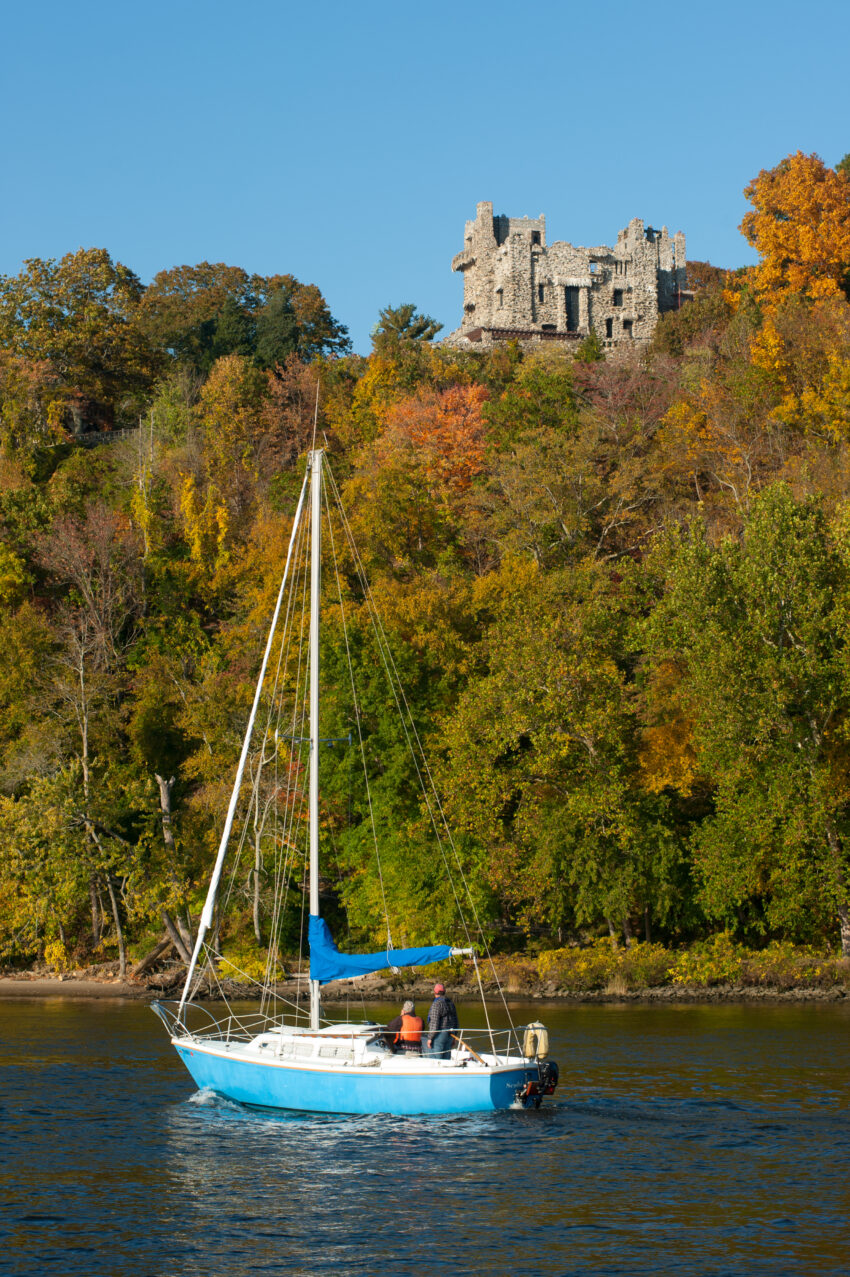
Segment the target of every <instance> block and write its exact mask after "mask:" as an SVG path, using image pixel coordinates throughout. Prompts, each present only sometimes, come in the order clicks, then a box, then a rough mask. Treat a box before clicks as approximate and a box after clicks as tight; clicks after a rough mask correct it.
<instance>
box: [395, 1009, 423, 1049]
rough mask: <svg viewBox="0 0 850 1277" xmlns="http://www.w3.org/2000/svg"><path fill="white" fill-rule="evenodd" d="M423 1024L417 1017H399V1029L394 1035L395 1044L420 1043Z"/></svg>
mask: <svg viewBox="0 0 850 1277" xmlns="http://www.w3.org/2000/svg"><path fill="white" fill-rule="evenodd" d="M422 1029H423V1024H422V1021H421V1020H420V1018H419V1016H418V1015H403V1016H402V1017H401V1028H400V1029H399V1031H398V1033H397V1034H396V1035H395V1041H396V1042H416V1043H417V1044H418V1043H419V1042H421V1041H422Z"/></svg>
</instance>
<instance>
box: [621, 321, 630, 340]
mask: <svg viewBox="0 0 850 1277" xmlns="http://www.w3.org/2000/svg"><path fill="white" fill-rule="evenodd" d="M631 335H632V321H631V320H630V319H624V320H623V336H624V337H631Z"/></svg>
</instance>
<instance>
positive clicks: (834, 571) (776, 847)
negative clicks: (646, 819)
mask: <svg viewBox="0 0 850 1277" xmlns="http://www.w3.org/2000/svg"><path fill="white" fill-rule="evenodd" d="M848 551H850V543H849V542H848V539H847V520H846V515H844V516H843V517H842V519H841V520H839V522H838V523H837V524H835V525H833V526H830V524H829V522H828V521H827V518H826V515H825V513H824V510H823V508H822V506H821V505H820V503H819V502H818V501H817V500H815V499H811V498H809V499H806V500H802V501H796V500H795V499H794V497H793V496H792V495H791V493H790V491H789V490H788V489H787V488H786V487H785V486H783V485H781V484H779V485H774V486H772V487H770V488H768V489H766V490H765V492H764V493H763V494H761V495H760V496H759V497H758V498H757V499H756V500H755V501H754V503H753V506H752V511H751V513H750V516H749V518H748V519H747V521H746V524H745V527H744V533H743V536H742V537H728V538H727V539H725V540H723V541H722V542H721V543H720V544H719V545H718V546H717V547H716V548H715V547H712V546H711V545H710V544H709V542H708V541H707V539H706V537H705V534H704V531H703V529H702V528H701V527H700V525H699V524H696V523H695V524H693V525H692V526H691V528H690V530H688V531H685V532H681V533H675V534H672V535H671V536H670V537H669V538H668V539H666V540H665V541H663V542H662V543H661V544H660V545H659V546H658V548H657V551H656V553H655V555H654V557H653V560H652V563H653V565H654V570H655V572H656V573H657V575H658V577H659V579H660V581H661V582H663V596H662V599H661V602H660V603H659V605H658V606H657V607H656V609H655V612H654V614H653V616H652V618H651V619H650V621H649V624H648V635H649V650H650V653H651V659H652V662H653V664H654V665H655V666H656V667H659V666H663V665H664V664H665V663H670V662H672V664H673V666H674V667H675V668H676V670H677V671H678V672H679V678H678V680H677V682H676V697H675V701H674V702H673V705H674V708H675V710H676V713H677V714H678V715H679V716H680V721H681V717H682V714H683V715H684V720H685V721H686V722H687V723H689V724H690V725H691V732H692V738H691V747H692V751H693V766H692V767H691V768H690V769H685V770H684V772H683V773H682V774H683V776H684V781H685V784H687V785H690V783H691V779H692V776H693V773H694V770H695V771H696V772H697V773H698V774H699V775H701V776H702V777H704V778H705V780H706V781H707V782H708V783H709V784H710V785H711V787H712V791H713V814H712V815H711V816H710V817H709V818H707V819H706V820H704V821H703V822H702V823H701V824H700V825H699V826H698V827H697V828H696V829H695V830H694V832H693V835H692V843H693V846H694V854H695V860H696V865H697V868H698V870H699V872H700V874H701V877H702V884H703V886H702V897H703V903H704V906H705V908H706V910H707V912H708V913H709V915H710V916H713V917H715V918H719V919H721V920H723V921H724V922H725V923H727V925H741V926H744V927H751V928H753V929H755V930H756V931H758V930H764V929H765V928H769V929H772V930H778V931H780V932H781V933H783V934H788V933H791V934H796V935H797V936H801V937H804V938H809V937H813V936H817V935H819V934H822V930H823V928H824V927H826V926H828V925H829V920H830V918H831V917H832V918H836V919H837V920H838V923H839V931H840V936H841V945H842V952H843V953H844V954H845V956H850V785H849V784H848V775H850V752H849V751H848V739H849V738H848V722H850V715H849V714H848V710H850V683H848V677H847V659H846V654H847V639H848V628H847V626H848V615H847V608H846V598H847V591H848V586H850V557H848ZM689 771H690V775H689V774H688V772H689Z"/></svg>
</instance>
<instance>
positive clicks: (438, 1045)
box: [422, 981, 458, 1060]
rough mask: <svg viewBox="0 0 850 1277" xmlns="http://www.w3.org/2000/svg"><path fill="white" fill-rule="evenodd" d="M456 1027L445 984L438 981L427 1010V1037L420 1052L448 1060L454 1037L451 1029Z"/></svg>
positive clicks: (456, 1019)
mask: <svg viewBox="0 0 850 1277" xmlns="http://www.w3.org/2000/svg"><path fill="white" fill-rule="evenodd" d="M457 1027H458V1018H457V1011H456V1010H455V1004H454V1003H453V1002H452V1000H451V998H447V997H446V986H445V985H444V984H441V983H440V982H439V981H438V982H437V983H436V984H435V985H434V1001H433V1002H432V1003H431V1006H430V1009H429V1011H428V1037H427V1040H426V1041H425V1043H424V1044H423V1048H422V1054H423V1055H431V1056H433V1057H434V1058H435V1059H437V1060H448V1059H449V1058H450V1056H451V1052H452V1047H453V1046H454V1038H453V1037H452V1030H453V1029H456V1028H457Z"/></svg>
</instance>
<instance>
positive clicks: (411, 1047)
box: [384, 1001, 424, 1053]
mask: <svg viewBox="0 0 850 1277" xmlns="http://www.w3.org/2000/svg"><path fill="white" fill-rule="evenodd" d="M423 1027H424V1026H423V1024H422V1020H421V1018H420V1017H419V1016H418V1015H417V1014H416V1007H415V1006H414V1004H413V1003H412V1002H410V1001H407V1002H405V1004H404V1006H403V1007H402V1008H401V1015H397V1016H395V1018H394V1019H392V1020H390V1022H389V1024H388V1025H387V1031H386V1033H385V1034H384V1041H385V1042H386V1043H387V1045H388V1046H389V1047H390V1048H391V1049H392V1050H393V1051H415V1052H417V1053H418V1052H419V1051H420V1049H421V1042H422V1029H423Z"/></svg>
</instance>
